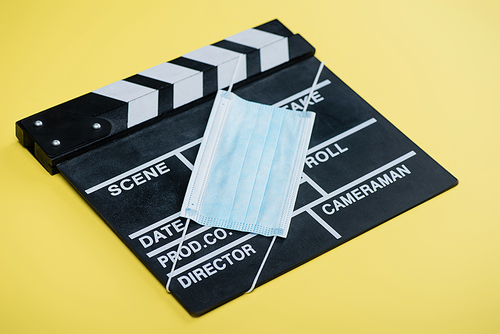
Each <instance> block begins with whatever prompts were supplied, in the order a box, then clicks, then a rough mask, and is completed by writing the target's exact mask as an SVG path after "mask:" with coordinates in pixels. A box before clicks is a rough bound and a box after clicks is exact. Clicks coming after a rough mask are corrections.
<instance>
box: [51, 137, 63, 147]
mask: <svg viewBox="0 0 500 334" xmlns="http://www.w3.org/2000/svg"><path fill="white" fill-rule="evenodd" d="M59 145H61V142H60V141H59V140H57V139H54V140H53V141H52V146H59Z"/></svg>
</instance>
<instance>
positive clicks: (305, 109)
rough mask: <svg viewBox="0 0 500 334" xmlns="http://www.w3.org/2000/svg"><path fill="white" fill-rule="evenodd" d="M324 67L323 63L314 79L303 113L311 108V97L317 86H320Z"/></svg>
mask: <svg viewBox="0 0 500 334" xmlns="http://www.w3.org/2000/svg"><path fill="white" fill-rule="evenodd" d="M323 66H325V62H324V61H322V62H321V64H319V68H318V73H316V77H315V78H314V81H313V84H312V86H311V92H310V93H309V95H308V96H307V100H306V105H305V106H304V110H302V111H303V112H306V111H307V107H309V101H311V96H312V95H313V93H314V89H315V88H316V85H317V84H318V80H319V75H320V74H321V71H322V70H323Z"/></svg>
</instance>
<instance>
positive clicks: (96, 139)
mask: <svg viewBox="0 0 500 334" xmlns="http://www.w3.org/2000/svg"><path fill="white" fill-rule="evenodd" d="M314 51H315V50H314V48H313V47H312V46H311V45H310V44H309V43H308V42H307V41H306V40H305V39H304V38H302V37H301V36H300V35H298V34H293V33H292V32H291V31H290V30H288V29H287V28H286V27H285V26H284V25H283V24H281V23H280V22H279V21H277V20H274V21H271V22H268V23H266V24H263V25H260V26H258V27H256V28H253V29H248V30H245V31H243V32H241V33H238V34H236V35H233V36H231V37H229V38H226V39H225V40H223V41H220V42H217V43H214V44H212V45H207V46H205V47H203V48H201V49H198V50H196V51H193V52H190V53H188V54H186V55H184V56H182V57H179V58H177V59H175V60H172V61H170V62H166V63H163V64H160V65H158V66H155V67H153V68H150V69H148V70H145V71H142V72H140V73H138V74H137V75H133V76H131V77H129V78H126V79H124V80H121V81H118V82H115V83H112V84H110V85H108V86H105V87H103V88H100V89H97V90H95V91H93V92H90V93H88V94H85V95H82V96H80V97H78V98H75V99H73V100H70V101H68V102H66V103H62V104H60V105H57V106H55V107H53V108H50V109H47V110H45V111H42V112H40V113H37V114H35V115H33V116H30V117H27V118H25V119H23V120H20V121H18V122H17V123H16V134H17V137H18V138H19V141H20V142H21V143H22V144H23V145H24V146H25V147H27V148H28V149H30V150H31V152H32V153H33V155H34V156H35V157H36V158H37V159H38V160H39V161H40V163H41V164H42V165H43V166H44V167H45V168H46V169H47V170H48V171H49V172H50V173H52V174H54V173H57V172H58V171H59V172H61V173H62V174H63V175H64V176H65V177H66V178H67V180H68V181H69V182H70V183H71V184H72V185H73V186H74V187H75V188H76V189H77V190H78V192H79V193H80V194H81V195H82V196H83V197H84V198H85V200H87V201H88V203H89V204H90V205H91V206H92V207H93V208H94V209H95V210H96V211H97V212H98V213H99V215H100V216H101V217H102V218H103V219H104V220H105V221H106V223H107V224H108V225H109V226H110V227H111V228H112V229H113V230H114V231H115V233H116V234H117V235H118V236H119V237H120V238H121V239H122V240H123V242H124V243H125V244H127V246H128V247H129V248H130V249H131V250H132V251H133V252H134V253H135V255H136V256H137V257H138V258H139V259H140V260H141V261H142V262H143V263H144V265H145V266H146V267H147V268H148V269H149V270H150V271H151V272H152V273H153V274H154V275H155V276H156V278H157V279H158V280H159V281H160V282H161V284H163V285H165V284H166V282H167V280H168V275H169V274H170V270H171V268H172V263H173V260H174V258H175V255H176V251H177V248H178V245H179V243H180V240H181V234H182V230H183V228H184V226H185V224H186V221H185V219H184V218H180V217H179V210H180V208H181V204H182V200H183V198H184V193H185V191H186V187H187V184H188V181H189V177H190V173H191V170H192V168H193V164H194V161H195V158H196V154H197V151H198V149H199V147H200V143H201V140H202V136H203V133H204V130H205V127H206V124H207V120H208V117H209V114H210V110H211V107H212V104H213V101H214V98H215V93H216V91H217V90H218V89H223V88H226V87H227V86H228V85H229V83H230V81H231V78H232V75H233V71H234V68H235V67H236V62H237V61H238V58H239V56H240V55H241V54H243V55H244V57H243V58H242V59H243V62H244V63H243V64H244V66H239V67H238V68H239V70H238V72H237V73H236V76H235V79H236V82H237V84H236V85H235V86H234V89H233V92H234V93H236V94H237V95H239V96H240V97H242V98H244V99H246V100H250V101H255V102H259V103H264V104H268V105H273V106H277V107H282V108H289V109H294V110H303V107H304V104H305V100H306V97H307V95H308V94H309V91H310V89H311V85H312V82H313V79H314V76H315V74H316V71H317V69H318V66H319V61H318V60H317V59H316V58H315V57H314ZM308 110H312V111H314V112H316V122H315V124H314V128H313V133H312V138H311V142H310V146H309V150H308V152H307V157H306V161H305V165H304V170H303V175H302V179H301V184H300V187H299V193H298V198H297V201H296V205H295V208H294V211H293V218H292V221H291V226H290V230H289V233H288V237H287V238H286V239H283V238H277V239H276V242H275V244H274V246H273V248H272V250H271V252H270V254H269V257H268V259H267V262H265V265H264V267H263V269H262V272H261V273H260V276H259V278H258V282H257V286H258V285H261V284H264V283H265V282H267V281H269V280H271V279H273V278H275V277H277V276H279V275H280V274H282V273H284V272H286V271H288V270H291V269H293V268H295V267H297V266H299V265H301V264H303V263H304V262H306V261H308V260H310V259H312V258H314V257H316V256H318V255H320V254H322V253H324V252H326V251H328V250H331V249H332V248H334V247H336V246H338V245H340V244H342V243H344V242H346V241H348V240H350V239H352V238H354V237H356V236H358V235H360V234H361V233H363V232H366V231H368V230H369V229H371V228H373V227H375V226H377V225H379V224H381V223H383V222H385V221H387V220H389V219H391V218H393V217H394V216H396V215H398V214H400V213H402V212H404V211H406V210H408V209H410V208H412V207H414V206H416V205H418V204H420V203H422V202H424V201H426V200H428V199H430V198H432V197H433V196H436V195H437V194H439V193H441V192H443V191H445V190H447V189H449V188H451V187H453V186H455V185H456V184H457V180H456V179H455V178H454V177H453V176H452V175H451V174H450V173H448V172H447V171H446V170H445V169H444V168H442V167H441V166H440V165H439V164H438V163H436V162H435V161H434V160H433V159H432V158H430V157H429V156H428V155H427V154H426V153H425V152H423V151H422V150H421V149H420V148H419V147H418V146H416V145H415V144H414V143H413V142H412V141H410V140H409V139H408V138H407V137H406V136H405V135H403V134H402V133H401V132H400V131H399V130H398V129H396V128H395V127H394V126H393V125H392V124H391V123H389V122H388V121H387V120H386V119H385V118H384V117H382V116H381V115H380V114H379V113H378V112H377V111H376V110H374V109H373V108H372V107H371V106H370V105H369V104H368V103H366V102H365V101H364V100H363V99H362V98H360V97H359V96H358V95H357V94H356V93H355V92H354V91H352V90H351V89H350V88H349V87H348V86H347V85H346V84H345V83H344V82H342V81H341V80H340V79H339V78H338V77H337V76H335V74H333V73H332V72H331V71H329V70H328V69H327V68H325V69H324V70H323V72H322V74H321V76H320V78H319V81H318V84H317V86H316V89H315V91H314V93H313V95H312V98H311V101H310V106H309V107H308ZM271 240H272V239H271V238H268V237H264V236H260V235H255V234H250V233H243V232H238V231H231V230H225V229H220V228H211V227H205V226H201V225H198V224H196V223H191V224H190V225H189V229H188V230H187V234H186V237H185V241H184V243H183V246H182V248H181V249H180V254H179V255H180V258H179V260H178V262H177V265H176V267H175V271H174V272H173V274H172V275H173V276H172V282H171V285H170V290H171V292H172V294H173V295H174V296H175V298H176V299H177V300H178V301H179V302H180V303H181V304H182V305H183V306H184V307H185V308H186V310H187V311H188V312H189V313H190V314H192V315H201V314H203V313H205V312H207V311H209V310H211V309H213V308H215V307H217V306H219V305H221V304H223V303H225V302H227V301H229V300H231V299H233V298H235V297H237V296H239V295H242V294H243V293H245V292H246V291H247V290H248V289H249V288H250V286H251V285H252V282H253V280H254V278H255V277H256V274H257V271H258V270H259V266H260V264H261V263H262V261H263V258H264V256H265V253H266V251H267V249H268V246H269V245H270V243H271Z"/></svg>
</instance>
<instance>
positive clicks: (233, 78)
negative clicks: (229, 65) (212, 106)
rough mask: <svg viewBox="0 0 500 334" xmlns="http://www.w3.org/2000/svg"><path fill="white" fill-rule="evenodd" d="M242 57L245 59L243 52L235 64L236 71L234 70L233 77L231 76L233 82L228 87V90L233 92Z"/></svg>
mask: <svg viewBox="0 0 500 334" xmlns="http://www.w3.org/2000/svg"><path fill="white" fill-rule="evenodd" d="M241 59H243V54H240V55H239V57H238V61H237V62H236V66H235V68H234V72H233V77H232V78H231V84H230V85H229V88H228V89H227V91H228V92H231V91H232V90H233V84H234V81H235V80H236V73H237V72H238V68H239V67H240V63H241Z"/></svg>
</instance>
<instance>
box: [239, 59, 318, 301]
mask: <svg viewBox="0 0 500 334" xmlns="http://www.w3.org/2000/svg"><path fill="white" fill-rule="evenodd" d="M238 63H239V60H238ZM324 66H325V62H324V61H322V62H321V64H319V68H318V72H317V73H316V77H315V78H314V81H313V84H312V86H311V92H310V93H309V95H308V96H307V101H306V104H305V106H304V110H303V112H306V111H307V106H308V105H309V101H310V100H311V96H312V95H313V93H314V89H315V88H316V85H317V84H318V80H319V76H320V74H321V71H322V70H323V67H324ZM237 68H238V65H236V69H237ZM236 69H235V71H236ZM275 241H276V236H274V237H273V240H271V243H270V244H269V247H268V248H267V252H266V255H264V258H263V259H262V263H261V264H260V267H259V270H258V271H257V274H256V275H255V278H254V279H253V282H252V286H251V287H250V289H249V290H248V291H247V292H246V293H250V292H252V291H253V289H255V285H256V284H257V280H258V279H259V277H260V273H261V272H262V269H263V268H264V264H265V263H266V261H267V257H268V256H269V254H270V253H271V249H272V248H273V245H274V242H275Z"/></svg>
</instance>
